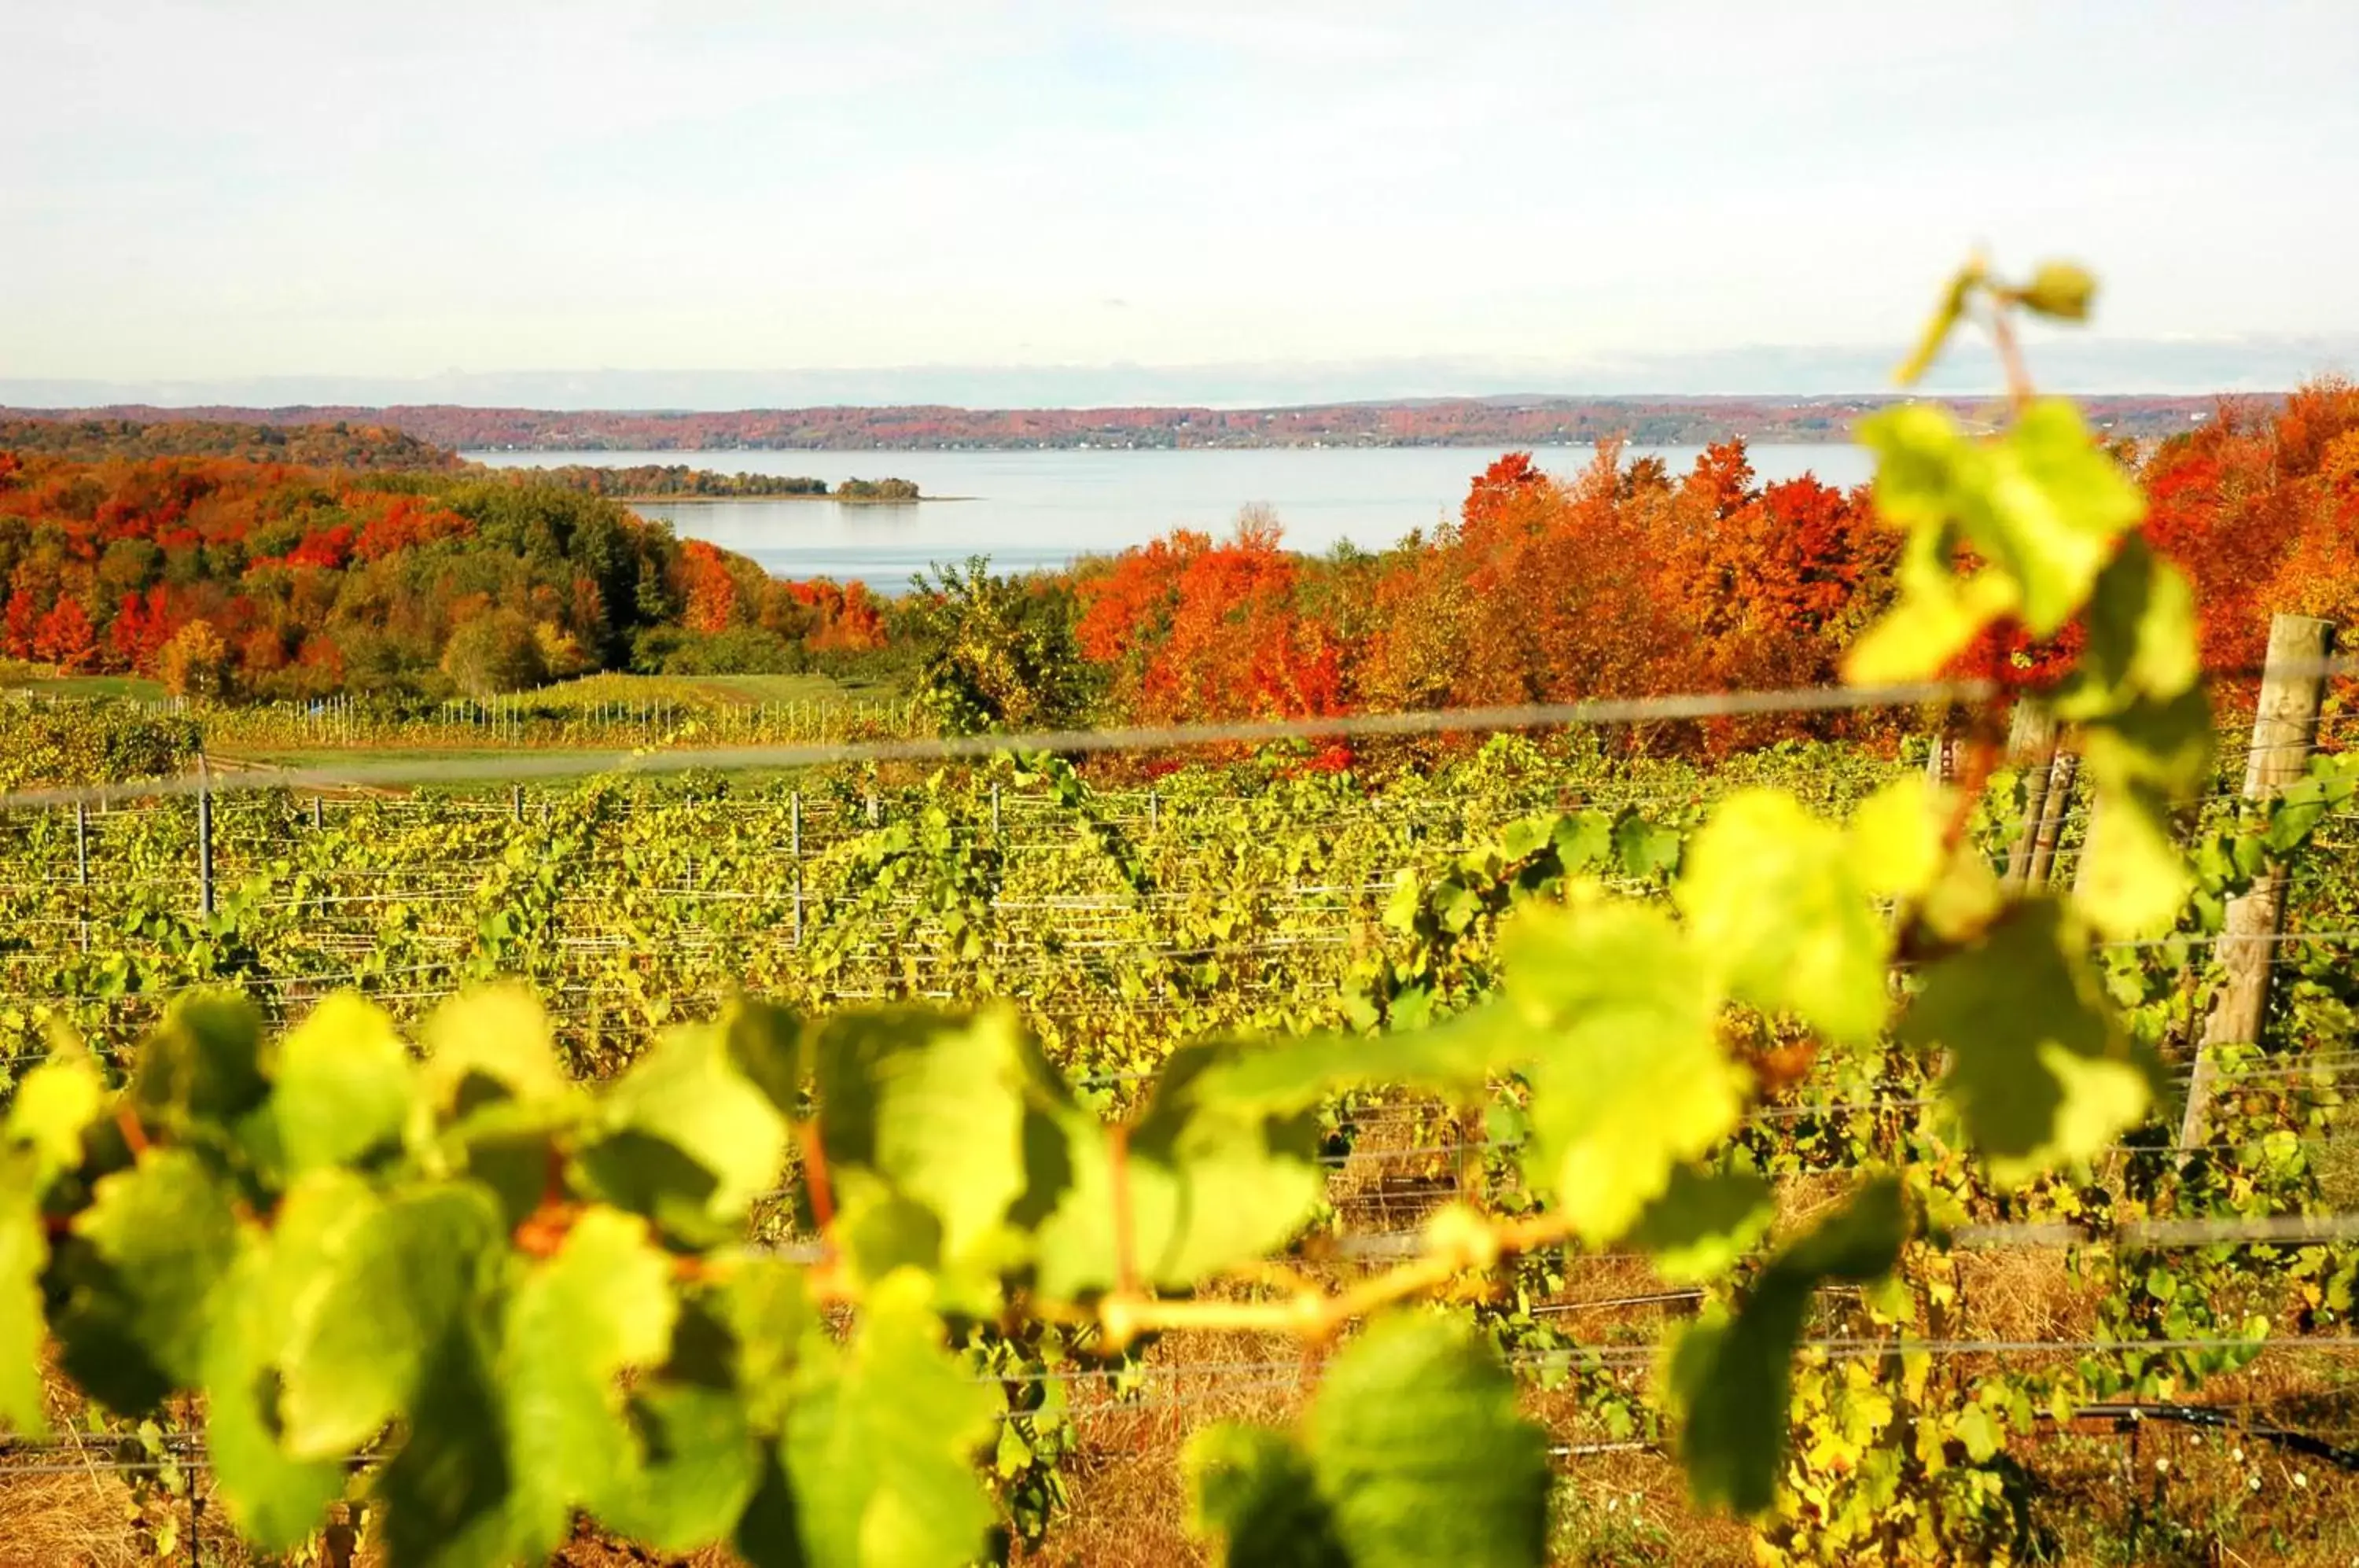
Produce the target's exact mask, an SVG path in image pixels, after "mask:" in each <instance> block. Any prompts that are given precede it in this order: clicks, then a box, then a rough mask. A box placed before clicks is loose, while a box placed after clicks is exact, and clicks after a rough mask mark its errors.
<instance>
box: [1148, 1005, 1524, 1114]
mask: <svg viewBox="0 0 2359 1568" xmlns="http://www.w3.org/2000/svg"><path fill="white" fill-rule="evenodd" d="M1476 1012H1479V1009H1476ZM1475 1016H1476V1015H1475V1012H1468V1013H1459V1014H1454V1015H1452V1016H1451V1018H1445V1019H1443V1020H1442V1021H1441V1022H1440V1023H1436V1024H1428V1025H1426V1026H1424V1027H1423V1028H1417V1029H1411V1028H1403V1027H1399V1026H1398V1025H1396V1027H1395V1028H1393V1029H1390V1030H1388V1031H1386V1032H1385V1033H1383V1034H1376V1035H1360V1034H1311V1035H1302V1036H1299V1037H1296V1038H1292V1039H1285V1040H1246V1041H1239V1042H1236V1043H1234V1044H1230V1045H1224V1046H1223V1049H1222V1051H1221V1052H1220V1053H1219V1054H1218V1055H1217V1056H1216V1057H1214V1058H1211V1059H1208V1060H1206V1061H1205V1062H1203V1063H1202V1064H1201V1068H1200V1069H1199V1071H1200V1073H1201V1077H1200V1078H1199V1079H1198V1080H1197V1082H1196V1085H1195V1090H1194V1094H1195V1097H1196V1098H1197V1099H1198V1100H1200V1101H1202V1102H1206V1103H1210V1102H1211V1101H1213V1100H1218V1101H1219V1102H1220V1103H1221V1104H1222V1105H1223V1106H1224V1107H1225V1108H1227V1109H1228V1110H1231V1111H1234V1112H1235V1113H1236V1114H1238V1115H1240V1116H1245V1115H1260V1116H1290V1115H1293V1114H1294V1113H1296V1112H1298V1111H1305V1110H1310V1109H1313V1108H1315V1107H1317V1106H1319V1105H1323V1104H1324V1103H1325V1102H1326V1101H1327V1100H1328V1099H1329V1098H1330V1097H1332V1095H1334V1094H1338V1093H1340V1092H1341V1091H1343V1090H1345V1089H1349V1088H1355V1087H1372V1086H1375V1085H1379V1084H1381V1085H1389V1086H1397V1087H1401V1088H1413V1089H1423V1090H1427V1091H1430V1092H1431V1093H1433V1094H1440V1095H1443V1096H1445V1097H1447V1098H1449V1099H1451V1100H1454V1101H1457V1102H1459V1103H1461V1104H1480V1103H1482V1102H1483V1101H1484V1100H1485V1099H1487V1098H1488V1097H1489V1090H1488V1087H1487V1085H1488V1083H1489V1081H1490V1076H1491V1074H1492V1073H1495V1072H1497V1071H1498V1070H1500V1069H1501V1068H1503V1067H1506V1066H1509V1065H1512V1064H1514V1063H1515V1062H1519V1061H1521V1060H1522V1059H1523V1054H1524V1051H1523V1049H1522V1047H1521V1046H1520V1045H1516V1044H1510V1043H1509V1042H1510V1041H1512V1040H1514V1038H1515V1037H1514V1035H1513V1034H1512V1032H1511V1031H1503V1030H1501V1029H1495V1028H1493V1027H1492V1026H1491V1025H1490V1024H1489V1023H1487V1022H1484V1023H1478V1024H1472V1025H1470V1024H1469V1022H1468V1020H1469V1019H1471V1018H1474V1017H1475ZM1502 1051H1504V1052H1506V1054H1505V1056H1504V1057H1503V1058H1502V1059H1500V1060H1494V1059H1493V1058H1494V1054H1495V1053H1496V1052H1502Z"/></svg>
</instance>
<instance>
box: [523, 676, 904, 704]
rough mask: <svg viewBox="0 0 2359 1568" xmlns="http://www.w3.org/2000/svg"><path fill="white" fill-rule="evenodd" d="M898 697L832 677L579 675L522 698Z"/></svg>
mask: <svg viewBox="0 0 2359 1568" xmlns="http://www.w3.org/2000/svg"><path fill="white" fill-rule="evenodd" d="M900 695H902V692H901V690H900V688H899V687H898V686H897V684H896V683H894V682H892V681H862V680H857V679H852V680H843V679H838V678H837V677H835V676H832V675H819V674H804V675H624V674H603V675H584V676H582V677H581V678H580V679H579V680H575V681H560V682H558V683H557V684H556V685H554V686H544V687H542V688H540V689H539V690H538V691H533V692H530V693H528V694H527V701H529V702H533V703H535V704H536V705H538V706H541V707H554V708H564V707H592V706H595V705H596V704H598V703H601V702H621V703H625V704H644V703H650V702H677V703H679V705H681V706H683V707H755V706H759V705H760V704H763V703H782V702H818V703H825V702H874V701H876V700H877V699H879V698H892V697H898V696H900Z"/></svg>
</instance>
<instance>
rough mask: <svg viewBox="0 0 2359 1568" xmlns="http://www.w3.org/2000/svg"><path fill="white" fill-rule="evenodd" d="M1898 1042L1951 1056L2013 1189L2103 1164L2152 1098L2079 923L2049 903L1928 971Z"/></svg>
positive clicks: (1969, 1116)
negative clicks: (2101, 1154)
mask: <svg viewBox="0 0 2359 1568" xmlns="http://www.w3.org/2000/svg"><path fill="white" fill-rule="evenodd" d="M1899 1038H1900V1040H1902V1041H1903V1042H1904V1043H1906V1044H1909V1045H1913V1046H1915V1047H1917V1048H1918V1049H1919V1050H1921V1051H1947V1052H1948V1053H1949V1071H1948V1073H1946V1075H1945V1076H1944V1077H1943V1079H1942V1088H1943V1091H1944V1093H1945V1094H1947V1095H1948V1096H1949V1098H1950V1099H1951V1100H1952V1101H1953V1102H1955V1103H1956V1105H1957V1106H1958V1110H1959V1113H1960V1114H1961V1115H1962V1116H1963V1117H1964V1119H1965V1124H1966V1128H1967V1131H1968V1132H1969V1133H1971V1134H1972V1135H1973V1139H1974V1142H1975V1144H1976V1146H1977V1147H1978V1148H1979V1149H1981V1150H1982V1154H1983V1158H1984V1160H1985V1162H1986V1163H1987V1164H1988V1166H1989V1168H1990V1172H1991V1175H1992V1176H1993V1177H1994V1178H1995V1180H1997V1181H2000V1182H2002V1183H2006V1184H2010V1185H2012V1184H2015V1183H2019V1182H2021V1181H2027V1180H2028V1179H2030V1178H2031V1177H2033V1176H2035V1175H2038V1173H2040V1172H2041V1171H2046V1170H2049V1168H2051V1167H2053V1166H2055V1165H2057V1164H2059V1163H2060V1162H2062V1161H2065V1160H2081V1159H2085V1158H2087V1157H2089V1156H2091V1155H2093V1154H2095V1153H2097V1152H2098V1151H2099V1150H2101V1149H2104V1148H2105V1147H2106V1146H2107V1145H2108V1144H2110V1143H2112V1142H2113V1141H2114V1138H2117V1137H2119V1136H2120V1134H2121V1133H2122V1132H2123V1130H2124V1129H2125V1128H2127V1127H2132V1126H2135V1125H2136V1122H2137V1120H2138V1118H2139V1116H2142V1115H2143V1114H2144V1113H2145V1110H2146V1107H2147V1104H2148V1103H2149V1101H2150V1098H2151V1096H2152V1094H2154V1093H2155V1091H2156V1079H2157V1069H2156V1066H2155V1064H2154V1062H2153V1060H2152V1057H2151V1055H2150V1054H2149V1053H2147V1052H2146V1051H2142V1050H2140V1049H2139V1048H2138V1047H2137V1046H2136V1044H2135V1043H2134V1042H2133V1041H2132V1040H2131V1039H2130V1038H2129V1036H2128V1035H2127V1034H2126V1033H2125V1031H2124V1030H2123V1029H2122V1028H2121V1026H2120V1024H2119V1022H2118V1020H2117V1019H2116V1018H2114V1013H2113V1011H2112V1009H2111V1008H2110V1007H2108V1006H2107V1004H2106V1002H2105V999H2104V990H2103V982H2102V980H2101V978H2100V977H2099V975H2097V973H2096V971H2095V969H2094V968H2093V965H2091V964H2090V963H2089V960H2088V956H2087V953H2086V952H2085V951H2084V939H2083V937H2082V931H2081V929H2080V927H2079V924H2078V922H2076V921H2074V920H2072V919H2071V916H2070V914H2069V913H2068V911H2067V910H2066V909H2065V907H2064V906H2063V905H2062V904H2060V903H2059V902H2057V901H2056V900H2054V899H2050V898H2032V899H2027V900H2026V901H2024V902H2022V903H2020V904H2017V906H2015V907H2014V908H2013V909H2010V910H2008V911H2007V913H2006V915H2005V916H2004V917H2003V918H2002V919H2000V920H1998V921H1997V922H1996V923H1995V924H1994V925H1993V926H1992V927H1991V928H1990V929H1989V930H1988V931H1985V932H1984V933H1983V935H1982V937H1981V938H1980V940H1979V941H1977V942H1975V943H1974V944H1973V946H1970V947H1968V948H1965V949H1963V950H1962V951H1960V952H1957V953H1950V954H1948V955H1946V956H1945V957H1942V958H1940V959H1939V960H1938V961H1936V962H1935V963H1933V964H1930V965H1929V966H1928V967H1927V968H1926V970H1925V972H1924V988H1923V990H1922V991H1921V992H1920V993H1919V996H1918V997H1917V999H1916V1001H1915V1003H1914V1004H1913V1005H1912V1006H1911V1007H1909V1009H1908V1012H1907V1013H1906V1014H1905V1015H1904V1016H1903V1017H1902V1018H1901V1020H1900V1028H1899Z"/></svg>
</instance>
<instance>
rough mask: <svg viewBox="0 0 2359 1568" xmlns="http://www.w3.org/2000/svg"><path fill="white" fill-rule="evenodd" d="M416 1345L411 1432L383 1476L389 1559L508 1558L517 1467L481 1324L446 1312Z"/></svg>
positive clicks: (465, 1566)
mask: <svg viewBox="0 0 2359 1568" xmlns="http://www.w3.org/2000/svg"><path fill="white" fill-rule="evenodd" d="M428 1334H429V1337H427V1338H426V1339H425V1340H424V1341H423V1342H421V1344H420V1345H419V1349H418V1350H416V1351H415V1352H413V1353H412V1356H411V1362H412V1366H413V1367H414V1376H413V1377H412V1378H411V1380H410V1388H411V1393H410V1395H409V1400H408V1422H407V1427H408V1432H407V1436H406V1437H405V1438H404V1440H403V1442H402V1444H401V1447H400V1449H399V1451H398V1452H397V1453H396V1454H394V1456H393V1458H392V1459H391V1460H390V1461H389V1462H387V1464H386V1466H385V1469H384V1470H383V1471H382V1472H381V1473H379V1475H377V1477H376V1482H375V1488H374V1495H375V1498H376V1499H377V1500H379V1501H381V1502H382V1503H383V1504H384V1505H385V1545H386V1563H387V1565H388V1568H509V1565H511V1564H513V1563H516V1561H517V1559H518V1553H517V1552H516V1547H515V1544H514V1541H515V1536H516V1530H515V1524H514V1521H513V1520H512V1519H511V1518H510V1515H509V1512H508V1508H507V1504H508V1502H509V1499H510V1497H511V1496H512V1495H513V1494H512V1488H513V1487H514V1486H515V1484H516V1476H515V1475H514V1474H513V1473H512V1472H511V1471H510V1469H509V1467H508V1447H509V1444H510V1442H511V1439H510V1438H509V1437H508V1435H507V1433H506V1432H505V1431H504V1429H503V1428H502V1425H501V1406H500V1398H499V1390H498V1388H497V1386H496V1385H495V1382H494V1380H493V1375H492V1371H491V1367H490V1364H489V1356H488V1354H487V1352H486V1351H485V1349H484V1344H483V1340H482V1336H481V1333H480V1331H479V1329H478V1327H477V1326H476V1325H475V1324H473V1323H470V1322H468V1321H467V1320H466V1319H465V1318H463V1317H462V1316H459V1315H455V1314H454V1315H452V1316H450V1317H448V1318H445V1319H443V1320H442V1321H441V1322H440V1323H437V1324H435V1325H433V1326H432V1327H430V1328H429V1331H428Z"/></svg>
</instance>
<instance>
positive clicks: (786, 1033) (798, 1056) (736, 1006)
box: [721, 996, 805, 1118]
mask: <svg viewBox="0 0 2359 1568" xmlns="http://www.w3.org/2000/svg"><path fill="white" fill-rule="evenodd" d="M721 1028H722V1030H723V1033H724V1034H725V1035H726V1036H727V1038H728V1041H729V1060H730V1061H731V1062H734V1064H735V1065H736V1068H737V1071H738V1072H740V1073H744V1074H745V1077H746V1079H747V1080H748V1081H749V1082H751V1083H753V1085H754V1086H755V1087H756V1088H757V1089H759V1090H761V1091H762V1093H763V1094H765V1095H766V1096H768V1098H769V1101H770V1104H771V1105H776V1106H777V1109H778V1114H779V1115H780V1116H787V1117H789V1118H792V1117H794V1116H798V1115H799V1114H800V1109H799V1102H800V1099H801V1094H802V1084H803V1073H804V1070H805V1069H804V1061H803V1056H804V1052H803V1021H802V1019H800V1018H797V1017H796V1016H795V1015H794V1014H792V1013H790V1012H788V1010H787V1009H786V1008H784V1007H774V1006H772V1005H771V1004H770V1003H767V1002H761V1001H756V1000H755V999H754V998H753V997H751V996H739V997H737V998H736V999H735V1000H734V1001H732V1002H731V1003H730V1004H729V1006H728V1007H726V1008H724V1009H723V1012H722V1014H721Z"/></svg>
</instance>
